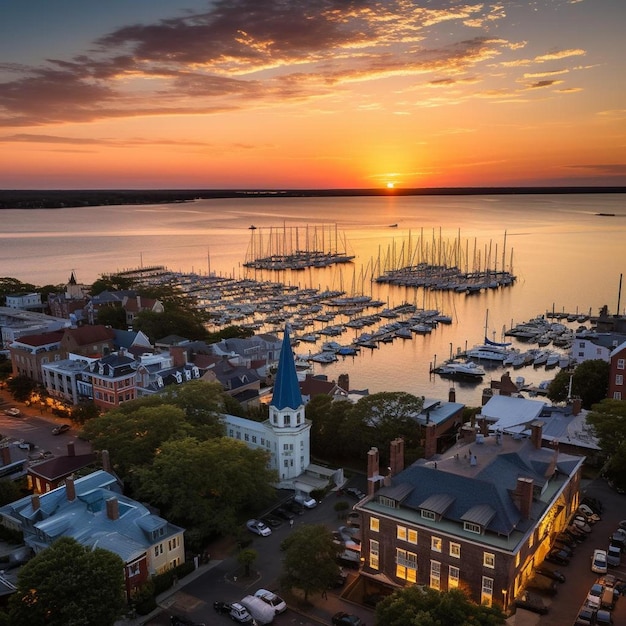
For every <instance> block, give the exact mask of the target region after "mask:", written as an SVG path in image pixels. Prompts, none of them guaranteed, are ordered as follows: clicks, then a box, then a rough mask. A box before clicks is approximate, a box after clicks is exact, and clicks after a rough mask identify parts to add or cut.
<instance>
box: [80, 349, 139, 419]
mask: <svg viewBox="0 0 626 626" xmlns="http://www.w3.org/2000/svg"><path fill="white" fill-rule="evenodd" d="M136 366H137V363H136V361H135V359H134V358H132V357H131V356H127V355H125V354H123V353H114V354H109V355H108V356H105V357H103V358H101V359H96V360H95V361H93V362H92V363H90V364H89V367H88V368H87V370H86V371H85V373H84V374H83V378H88V379H90V381H91V386H92V397H93V403H94V404H95V405H96V406H97V407H98V408H99V409H100V410H102V411H108V410H110V409H114V408H116V407H118V406H120V405H121V404H122V403H124V402H128V401H129V400H135V399H136V398H137V384H136V377H137V370H136Z"/></svg>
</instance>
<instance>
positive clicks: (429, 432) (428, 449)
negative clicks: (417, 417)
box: [424, 422, 437, 459]
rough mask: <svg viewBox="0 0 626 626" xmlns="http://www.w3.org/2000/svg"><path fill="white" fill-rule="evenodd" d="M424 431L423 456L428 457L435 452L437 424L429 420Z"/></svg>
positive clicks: (432, 455)
mask: <svg viewBox="0 0 626 626" xmlns="http://www.w3.org/2000/svg"><path fill="white" fill-rule="evenodd" d="M424 431H425V437H424V458H425V459H430V458H432V457H434V456H435V454H437V425H436V424H433V423H432V422H429V423H428V424H426V426H424Z"/></svg>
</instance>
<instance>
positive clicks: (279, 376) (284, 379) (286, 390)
mask: <svg viewBox="0 0 626 626" xmlns="http://www.w3.org/2000/svg"><path fill="white" fill-rule="evenodd" d="M302 404H303V403H302V393H300V384H299V383H298V374H297V373H296V364H295V361H294V358H293V353H292V351H291V341H290V339H289V329H288V327H287V326H285V335H284V337H283V345H282V347H281V350H280V358H279V360H278V371H277V372H276V381H275V383H274V393H273V395H272V401H271V403H270V406H271V407H274V408H275V409H276V410H278V411H284V410H288V409H291V410H292V411H295V410H296V409H298V408H299V407H301V406H302Z"/></svg>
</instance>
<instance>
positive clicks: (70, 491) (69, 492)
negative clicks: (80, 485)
mask: <svg viewBox="0 0 626 626" xmlns="http://www.w3.org/2000/svg"><path fill="white" fill-rule="evenodd" d="M65 495H66V497H67V501H68V502H73V501H74V500H76V487H75V486H74V479H73V478H70V477H69V476H68V477H67V478H66V479H65Z"/></svg>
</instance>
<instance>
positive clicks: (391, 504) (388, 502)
mask: <svg viewBox="0 0 626 626" xmlns="http://www.w3.org/2000/svg"><path fill="white" fill-rule="evenodd" d="M378 503H379V504H381V505H382V506H386V507H387V508H388V509H395V508H397V506H396V504H397V503H396V501H395V500H393V499H392V498H385V496H380V497H379V498H378Z"/></svg>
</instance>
